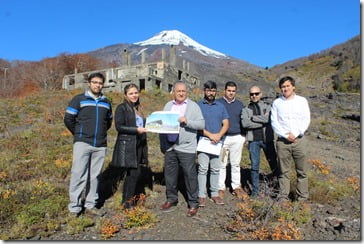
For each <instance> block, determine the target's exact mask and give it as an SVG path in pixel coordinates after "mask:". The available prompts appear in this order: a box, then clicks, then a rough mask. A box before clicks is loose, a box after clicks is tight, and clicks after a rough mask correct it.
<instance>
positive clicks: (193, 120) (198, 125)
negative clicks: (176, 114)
mask: <svg viewBox="0 0 364 244" xmlns="http://www.w3.org/2000/svg"><path fill="white" fill-rule="evenodd" d="M172 105H173V101H169V102H168V103H167V104H166V105H165V106H164V109H163V110H164V111H170V110H171V109H172ZM184 116H185V117H186V120H187V125H181V126H180V130H179V137H178V140H177V142H176V143H175V144H171V143H169V142H168V141H167V135H166V134H160V135H159V139H160V148H161V151H162V152H163V153H165V152H166V151H168V150H170V149H171V148H172V147H173V148H174V149H175V150H176V151H180V152H185V153H195V152H196V148H197V130H203V129H204V128H205V119H204V118H203V115H202V112H201V110H200V107H199V106H198V105H197V103H195V102H194V101H192V100H190V99H188V98H187V107H186V112H185V115H184Z"/></svg>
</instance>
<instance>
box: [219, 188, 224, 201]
mask: <svg viewBox="0 0 364 244" xmlns="http://www.w3.org/2000/svg"><path fill="white" fill-rule="evenodd" d="M224 193H225V191H224V190H219V197H220V198H221V199H223V198H224Z"/></svg>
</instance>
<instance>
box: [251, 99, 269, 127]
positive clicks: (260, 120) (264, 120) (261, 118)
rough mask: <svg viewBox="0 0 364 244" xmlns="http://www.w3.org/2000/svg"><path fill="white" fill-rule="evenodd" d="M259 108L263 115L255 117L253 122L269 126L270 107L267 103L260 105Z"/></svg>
mask: <svg viewBox="0 0 364 244" xmlns="http://www.w3.org/2000/svg"><path fill="white" fill-rule="evenodd" d="M259 106H260V107H261V113H262V114H261V115H253V116H252V119H251V120H252V121H253V122H256V123H262V124H267V123H269V122H270V118H269V117H270V106H268V105H267V104H265V103H259Z"/></svg>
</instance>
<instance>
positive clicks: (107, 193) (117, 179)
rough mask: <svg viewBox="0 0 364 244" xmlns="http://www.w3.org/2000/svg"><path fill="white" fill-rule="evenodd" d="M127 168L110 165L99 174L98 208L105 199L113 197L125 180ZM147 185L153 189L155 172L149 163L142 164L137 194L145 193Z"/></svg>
mask: <svg viewBox="0 0 364 244" xmlns="http://www.w3.org/2000/svg"><path fill="white" fill-rule="evenodd" d="M126 172H127V170H126V169H125V168H120V167H115V166H112V165H109V166H108V167H107V168H106V169H105V170H104V171H103V172H102V173H101V175H100V176H99V187H98V193H99V200H98V203H97V208H101V207H102V206H103V205H104V203H105V201H106V200H107V199H109V198H110V197H112V196H113V195H114V194H115V192H116V191H117V190H118V188H119V185H120V183H121V181H123V180H124V178H125V174H126ZM145 187H148V188H149V189H150V190H153V173H152V171H151V168H150V167H148V166H147V165H141V166H140V175H139V177H138V183H137V186H136V189H135V194H136V195H140V194H145Z"/></svg>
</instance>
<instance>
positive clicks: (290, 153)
mask: <svg viewBox="0 0 364 244" xmlns="http://www.w3.org/2000/svg"><path fill="white" fill-rule="evenodd" d="M279 88H280V89H281V92H282V95H281V96H280V97H278V98H277V99H275V100H274V102H273V104H272V109H271V124H272V127H273V130H274V132H275V133H276V134H277V136H278V139H277V144H276V147H277V155H278V158H279V160H278V165H279V167H280V170H281V175H280V176H279V177H278V180H279V197H278V200H288V194H289V192H290V172H289V171H290V163H291V158H293V161H294V163H295V168H296V173H297V187H296V195H297V200H298V201H303V200H307V199H308V196H309V193H308V178H307V168H308V164H307V160H306V146H305V143H306V142H305V138H304V133H305V131H306V130H307V128H308V126H309V124H310V108H309V106H308V102H307V100H306V98H304V97H302V96H299V95H297V94H296V93H295V89H296V87H295V80H294V79H293V78H292V77H290V76H285V77H283V78H281V79H280V80H279Z"/></svg>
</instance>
